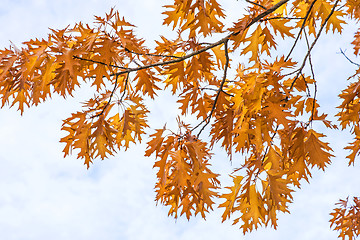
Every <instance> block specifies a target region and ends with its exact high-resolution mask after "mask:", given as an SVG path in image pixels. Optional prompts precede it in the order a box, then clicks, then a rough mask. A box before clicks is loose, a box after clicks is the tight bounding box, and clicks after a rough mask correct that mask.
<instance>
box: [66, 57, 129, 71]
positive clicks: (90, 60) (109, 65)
mask: <svg viewBox="0 0 360 240" xmlns="http://www.w3.org/2000/svg"><path fill="white" fill-rule="evenodd" d="M73 58H74V59H79V60H82V61H87V62H92V63H97V64H101V65H105V66H108V67H114V68H120V69H128V68H126V67H121V66H117V65H113V64H106V63H104V62H100V61H96V60H92V59H86V58H82V57H79V56H73Z"/></svg>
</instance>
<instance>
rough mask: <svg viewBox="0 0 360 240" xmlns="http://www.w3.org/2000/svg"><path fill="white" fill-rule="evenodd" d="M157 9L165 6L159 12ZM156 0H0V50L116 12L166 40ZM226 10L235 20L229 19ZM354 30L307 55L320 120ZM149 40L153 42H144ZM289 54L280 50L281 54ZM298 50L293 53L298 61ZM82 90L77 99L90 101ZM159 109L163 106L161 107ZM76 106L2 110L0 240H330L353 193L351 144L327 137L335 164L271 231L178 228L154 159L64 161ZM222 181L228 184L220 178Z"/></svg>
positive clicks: (217, 223)
mask: <svg viewBox="0 0 360 240" xmlns="http://www.w3.org/2000/svg"><path fill="white" fill-rule="evenodd" d="M240 1H241V0H239V1H235V0H224V1H222V2H223V3H224V7H225V9H227V10H228V12H227V13H228V15H229V17H230V18H237V16H236V15H237V14H239V13H240V12H241V8H240V7H241V2H240ZM160 2H162V3H160ZM168 2H170V1H157V0H146V1H145V0H142V1H141V0H132V1H128V0H117V1H115V0H114V1H108V0H106V1H104V0H76V1H75V0H2V4H1V5H0V22H1V23H2V24H1V31H0V48H4V47H8V46H9V44H10V42H9V40H11V41H12V42H13V43H15V44H16V45H18V44H20V43H21V42H23V41H26V40H28V39H29V38H34V37H45V36H46V35H45V34H46V33H48V27H51V28H55V29H58V28H63V27H65V26H67V25H68V24H73V23H74V22H78V21H82V22H87V23H88V22H92V21H93V15H100V16H103V15H104V13H105V12H108V11H109V9H110V8H111V7H113V6H115V8H116V10H118V11H119V12H120V14H121V15H124V16H125V17H126V19H127V20H128V21H130V22H131V23H134V24H135V25H137V26H138V30H137V32H138V33H139V35H141V36H143V37H144V38H146V39H156V38H157V36H158V35H160V34H161V35H166V34H170V33H169V32H168V31H169V29H167V28H165V27H161V23H162V16H161V14H160V12H161V11H162V10H161V5H163V4H165V3H168ZM230 10H231V11H230ZM353 31H354V28H351V27H350V28H349V30H346V31H344V34H343V36H342V37H339V35H335V36H328V37H326V36H322V38H321V41H320V42H319V43H318V44H317V46H316V49H314V52H313V57H314V59H313V61H314V65H315V72H316V75H317V80H318V82H319V85H318V89H319V90H318V99H319V101H320V105H321V106H323V108H322V109H323V111H324V112H329V113H330V114H334V113H335V109H334V107H335V106H337V105H338V104H339V100H338V98H337V94H338V93H339V91H340V89H342V88H344V87H345V86H346V84H347V83H346V78H347V77H348V76H350V75H351V74H353V71H354V67H353V66H352V65H351V64H350V63H349V62H347V61H346V60H345V59H344V57H343V56H341V55H340V54H338V52H339V49H340V48H343V49H347V53H348V54H349V56H352V55H351V53H352V49H351V47H350V45H349V42H351V41H352V34H353ZM150 42H151V41H149V43H150ZM281 47H286V46H281ZM303 52H304V50H302V49H297V50H296V52H295V55H296V54H301V53H303ZM84 91H88V90H82V91H80V93H79V94H78V96H80V98H81V96H83V95H86V94H87V93H86V92H84ZM165 102H167V101H158V102H157V103H154V102H152V103H150V107H151V109H152V110H153V111H154V112H155V113H156V114H155V117H153V119H155V120H156V119H158V120H162V119H164V118H165V119H167V118H169V114H168V109H169V108H167V106H164V105H163V104H164V103H165ZM158 103H161V104H158ZM79 106H80V105H79V99H77V98H75V99H72V98H68V99H66V100H64V99H61V98H59V97H54V98H53V99H52V100H51V101H48V102H46V103H44V104H41V105H40V106H38V107H34V108H31V109H27V110H26V111H25V113H24V114H23V116H20V113H19V112H17V111H16V109H15V108H14V109H8V108H7V107H5V108H3V109H1V110H0V165H1V167H0V238H1V239H9V240H11V239H36V240H42V239H44V240H45V239H54V240H58V239H76V240H82V239H87V240H95V239H109V240H112V239H157V240H161V239H175V240H178V239H195V238H196V239H207V240H211V239H219V238H221V239H229V238H236V239H251V240H260V239H262V240H263V239H288V238H291V239H302V240H303V239H317V240H325V239H326V240H328V239H336V237H337V233H336V232H333V231H331V230H330V229H329V222H328V221H329V219H330V216H329V212H330V211H331V209H332V208H333V207H334V206H333V204H334V203H335V202H337V201H338V199H339V198H346V196H348V195H350V196H351V195H358V196H359V195H360V194H359V184H360V180H359V177H358V176H359V164H356V166H355V167H349V168H348V167H347V160H345V156H346V152H344V151H343V150H342V148H343V147H344V145H345V144H346V143H347V142H348V141H350V140H351V139H350V138H349V136H348V134H346V132H339V131H327V132H326V134H327V135H328V136H329V137H328V138H327V141H329V142H330V143H331V147H332V148H333V149H334V151H335V155H336V156H337V157H336V158H334V159H333V164H332V165H331V166H330V167H329V168H328V169H327V170H326V172H325V173H323V172H320V171H316V170H314V171H313V172H314V174H313V175H314V178H313V179H311V181H310V184H307V183H303V187H302V189H301V190H298V191H297V192H296V193H295V194H294V203H293V204H292V205H291V206H290V211H291V214H290V215H289V214H286V215H284V214H280V215H279V227H278V230H277V231H274V230H273V229H271V228H267V229H264V228H261V229H259V230H258V231H255V232H253V233H250V234H247V235H245V236H243V234H242V232H241V230H239V229H238V226H232V225H231V222H225V223H221V218H220V216H221V214H222V212H221V211H219V210H215V211H214V212H213V213H212V214H210V215H208V218H207V221H204V220H202V219H201V218H193V219H191V220H190V221H187V220H186V219H185V218H180V219H178V220H177V221H175V220H174V219H173V218H171V217H167V210H168V209H167V208H166V207H163V206H160V205H159V206H156V204H155V202H154V197H155V193H154V189H153V188H154V183H155V171H154V170H153V169H152V165H153V163H154V159H153V158H145V157H143V151H144V149H145V147H144V146H143V145H139V146H136V147H134V148H132V149H130V150H129V151H128V152H120V153H119V154H118V155H116V156H115V157H113V158H110V159H108V160H105V161H96V162H95V164H94V165H92V166H91V167H90V169H89V170H86V167H85V166H84V165H83V162H82V160H77V159H76V158H75V157H67V158H63V154H62V148H63V145H62V144H60V143H59V139H60V138H61V137H62V136H63V133H62V132H60V127H61V123H62V121H61V120H62V119H64V118H66V117H68V116H69V115H70V113H71V112H72V111H76V110H78V109H79ZM213 163H214V164H213V165H214V169H215V171H217V172H223V173H226V171H229V170H230V169H231V166H230V163H229V162H228V161H227V158H226V155H225V154H223V153H222V152H216V155H215V156H214V157H213ZM224 179H225V180H226V176H224Z"/></svg>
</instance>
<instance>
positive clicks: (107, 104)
mask: <svg viewBox="0 0 360 240" xmlns="http://www.w3.org/2000/svg"><path fill="white" fill-rule="evenodd" d="M118 77H119V76H118V75H116V78H115V84H114V88H113V90H112V91H111V93H110V97H109V101H108V102H107V103H106V104H105V106H104V107H103V109H102V110H101V112H100V113H98V114H96V115H95V116H92V117H91V118H96V117H99V116H101V115H102V114H103V113H104V112H105V110H106V108H107V107H108V106H109V105H110V102H111V99H112V97H113V95H114V92H115V90H116V88H117V82H118Z"/></svg>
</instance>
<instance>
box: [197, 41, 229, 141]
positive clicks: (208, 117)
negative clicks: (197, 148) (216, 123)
mask: <svg viewBox="0 0 360 240" xmlns="http://www.w3.org/2000/svg"><path fill="white" fill-rule="evenodd" d="M228 41H229V40H227V41H226V42H225V43H224V46H225V58H226V62H225V68H224V75H223V79H222V81H221V83H220V87H219V89H218V91H217V93H216V96H215V99H214V103H213V106H212V108H211V111H210V113H209V115H207V117H206V118H205V119H204V120H203V121H201V122H200V123H199V124H198V125H197V126H195V127H194V128H193V129H192V130H191V131H194V130H195V129H196V128H198V127H199V126H200V125H201V124H203V123H204V122H205V124H204V126H203V127H202V128H201V129H200V131H199V133H198V135H197V137H199V136H200V134H201V132H202V131H203V130H204V129H205V127H206V126H207V125H208V124H209V122H210V119H211V117H212V115H213V113H214V111H215V108H216V104H217V102H218V99H219V96H220V93H221V92H222V91H223V87H224V84H225V81H226V76H227V70H228V68H229V62H230V58H229V50H228Z"/></svg>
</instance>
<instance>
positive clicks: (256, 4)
mask: <svg viewBox="0 0 360 240" xmlns="http://www.w3.org/2000/svg"><path fill="white" fill-rule="evenodd" d="M245 1H246V2H248V3H250V4H253V5H255V6H258V7H261V8H262V9H264V10H267V8H266V7H264V6H263V5H261V4H258V3H256V2H252V1H250V0H245Z"/></svg>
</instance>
